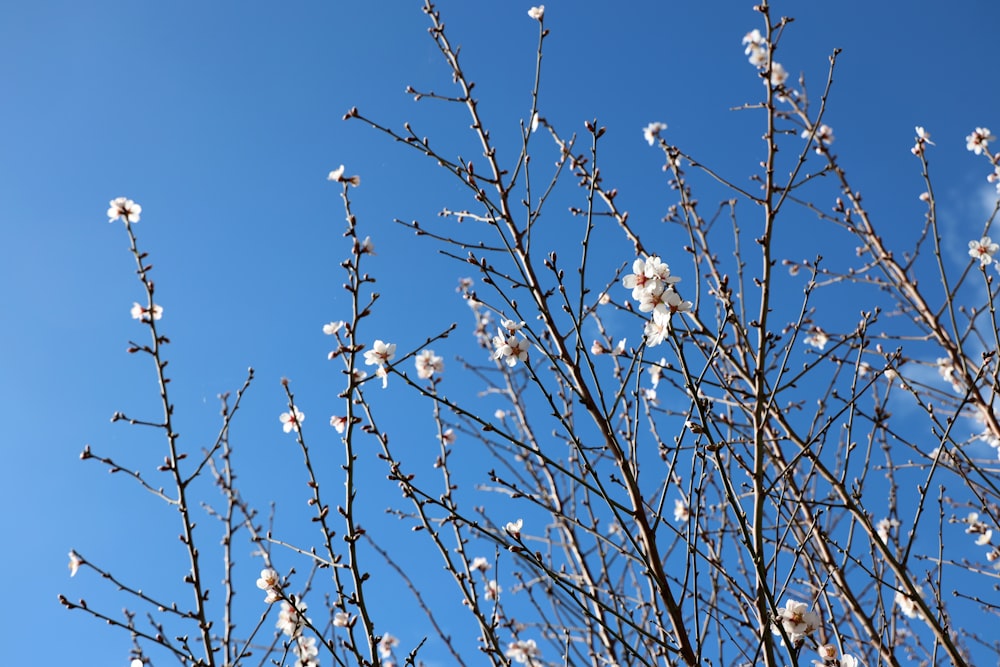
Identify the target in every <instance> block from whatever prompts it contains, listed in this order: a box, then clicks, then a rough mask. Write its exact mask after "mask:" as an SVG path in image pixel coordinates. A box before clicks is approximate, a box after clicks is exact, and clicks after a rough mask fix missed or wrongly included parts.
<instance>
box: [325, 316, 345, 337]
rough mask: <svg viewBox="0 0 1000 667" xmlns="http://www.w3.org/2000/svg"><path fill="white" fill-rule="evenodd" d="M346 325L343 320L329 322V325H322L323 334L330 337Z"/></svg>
mask: <svg viewBox="0 0 1000 667" xmlns="http://www.w3.org/2000/svg"><path fill="white" fill-rule="evenodd" d="M344 324H346V322H344V320H337V321H336V322H330V323H329V324H324V325H323V333H325V334H326V335H327V336H332V335H334V334H336V333H337V332H338V331H340V329H341V328H342V327H343V326H344Z"/></svg>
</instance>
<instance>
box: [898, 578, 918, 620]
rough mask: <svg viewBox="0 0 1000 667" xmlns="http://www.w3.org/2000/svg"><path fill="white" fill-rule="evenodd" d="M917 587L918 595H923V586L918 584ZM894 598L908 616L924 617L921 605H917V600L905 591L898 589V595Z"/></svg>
mask: <svg viewBox="0 0 1000 667" xmlns="http://www.w3.org/2000/svg"><path fill="white" fill-rule="evenodd" d="M915 588H916V589H917V595H920V596H921V597H922V596H923V587H921V586H920V585H919V584H917V585H916V586H915ZM894 599H895V602H896V606H897V607H899V610H900V611H901V612H903V614H905V615H906V617H907V618H917V619H923V617H924V613H923V612H922V611H920V607H919V606H917V603H916V601H915V600H914V599H913V598H911V597H910V596H909V595H906V594H905V593H903V591H896V596H895V598H894Z"/></svg>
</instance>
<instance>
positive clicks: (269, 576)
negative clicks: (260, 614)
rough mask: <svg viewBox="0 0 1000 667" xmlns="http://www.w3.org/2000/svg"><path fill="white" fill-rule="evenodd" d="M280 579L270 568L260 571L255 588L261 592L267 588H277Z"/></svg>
mask: <svg viewBox="0 0 1000 667" xmlns="http://www.w3.org/2000/svg"><path fill="white" fill-rule="evenodd" d="M280 581H281V579H280V578H279V577H278V573H277V572H275V571H274V570H272V569H271V568H266V569H263V570H261V571H260V579H258V580H257V588H259V589H260V590H262V591H266V590H267V589H269V588H277V587H278V584H279V583H280Z"/></svg>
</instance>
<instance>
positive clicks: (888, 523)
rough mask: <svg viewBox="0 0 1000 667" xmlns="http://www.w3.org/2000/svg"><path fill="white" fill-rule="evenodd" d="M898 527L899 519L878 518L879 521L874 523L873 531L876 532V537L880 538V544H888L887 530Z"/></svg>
mask: <svg viewBox="0 0 1000 667" xmlns="http://www.w3.org/2000/svg"><path fill="white" fill-rule="evenodd" d="M898 527H899V519H889V518H885V519H879V522H878V523H876V524H875V532H876V533H877V534H878V538H879V539H880V540H882V544H889V531H890V530H892V529H893V528H898Z"/></svg>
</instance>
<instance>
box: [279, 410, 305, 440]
mask: <svg viewBox="0 0 1000 667" xmlns="http://www.w3.org/2000/svg"><path fill="white" fill-rule="evenodd" d="M278 419H279V420H281V427H282V429H284V431H285V433H289V432H291V431H292V429H294V430H295V432H296V433H298V431H299V428H300V427H301V424H302V422H304V421H305V420H306V416H305V415H304V414H302V413H301V412H299V409H298V408H296V407H295V406H294V405H293V406H292V409H291V410H290V411H289V412H282V413H281V416H279V417H278Z"/></svg>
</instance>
